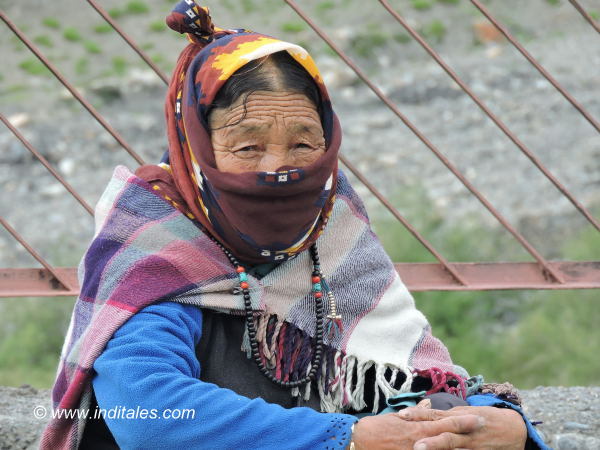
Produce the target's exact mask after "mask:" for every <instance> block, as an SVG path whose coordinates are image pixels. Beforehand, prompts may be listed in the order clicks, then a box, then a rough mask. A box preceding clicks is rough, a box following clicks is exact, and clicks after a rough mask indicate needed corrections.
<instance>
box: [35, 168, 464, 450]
mask: <svg viewBox="0 0 600 450" xmlns="http://www.w3.org/2000/svg"><path fill="white" fill-rule="evenodd" d="M336 198H337V199H336V201H335V205H334V208H333V211H332V215H331V220H330V221H329V224H328V226H327V227H326V228H325V232H324V234H323V235H322V236H321V237H320V238H319V240H318V241H317V245H318V248H319V253H320V256H321V265H322V268H323V271H324V273H326V274H329V278H328V279H329V280H330V281H329V284H330V288H331V289H332V291H333V292H335V295H336V298H337V304H338V311H339V313H340V314H341V315H342V316H343V320H344V327H343V330H344V331H343V332H342V333H341V334H340V335H337V336H332V337H329V336H326V337H325V344H326V350H327V351H326V357H325V358H323V363H322V367H321V369H322V370H321V372H320V373H319V375H318V379H317V380H318V386H319V396H320V399H321V409H322V411H325V412H336V411H337V412H339V411H345V410H348V409H349V408H353V409H356V410H359V409H361V408H363V407H365V402H364V398H363V397H364V378H365V377H364V375H365V372H366V371H367V369H369V368H371V367H373V366H374V367H375V371H376V385H377V387H378V389H376V392H377V395H379V393H380V392H381V393H382V395H384V396H385V397H386V398H387V397H389V396H392V395H396V394H397V393H399V392H404V391H409V390H410V388H411V381H412V380H413V378H414V377H415V376H416V374H417V373H418V374H419V375H421V374H422V373H423V371H430V372H432V373H433V372H434V371H435V372H436V373H438V374H442V375H443V374H444V372H445V371H449V370H451V369H452V363H451V361H450V358H449V355H448V352H447V350H446V348H445V347H444V345H443V344H442V343H441V342H440V341H438V340H437V339H435V338H434V337H432V335H431V334H430V328H429V325H428V323H427V321H426V319H425V317H424V316H423V315H422V314H421V313H420V312H419V311H417V310H416V309H415V307H414V302H413V299H412V297H411V295H410V294H409V292H408V291H407V290H406V288H405V286H404V285H403V283H402V282H401V281H400V278H399V277H398V275H397V273H396V271H395V270H394V266H393V264H392V262H391V261H390V259H389V257H388V256H387V255H386V253H385V251H384V250H383V248H382V247H381V245H380V243H379V241H378V240H377V238H376V237H375V235H374V234H373V233H372V231H371V229H370V226H369V221H368V218H367V215H366V212H365V209H364V207H363V205H362V203H361V201H360V199H359V198H358V197H357V195H356V193H355V192H354V191H353V190H352V188H351V187H350V185H349V184H348V182H347V180H346V179H345V177H344V176H343V175H342V174H340V176H339V178H338V184H337V191H336ZM95 217H96V235H95V237H94V239H93V241H92V243H91V245H90V247H89V249H88V250H87V252H86V254H85V255H84V257H83V259H82V261H81V263H80V266H79V276H80V282H81V294H80V296H79V298H78V300H77V302H76V304H75V308H74V311H73V315H72V318H71V323H70V326H69V329H68V332H67V337H66V340H65V343H64V346H63V350H62V354H61V359H60V363H59V367H58V373H57V378H56V381H55V385H54V388H53V392H52V398H53V405H54V408H55V410H58V409H63V410H67V411H70V412H71V414H69V415H66V414H65V415H63V416H62V417H61V418H54V419H52V420H51V421H50V422H49V424H48V425H47V427H46V429H45V431H44V434H43V436H42V440H41V447H42V448H48V449H49V448H51V449H56V448H71V449H75V448H77V447H78V444H79V442H80V440H81V437H82V434H83V430H84V427H85V423H86V413H87V409H88V408H89V407H90V402H91V394H92V385H91V378H92V375H93V364H94V361H95V360H96V358H97V357H98V356H99V355H100V354H101V353H102V351H103V349H104V348H105V346H106V344H107V343H108V341H109V340H110V338H111V337H112V335H113V334H114V333H115V331H116V330H117V329H119V327H120V326H121V325H123V323H125V322H126V321H127V320H128V319H129V318H130V317H132V316H133V315H134V314H136V313H137V312H138V311H140V310H141V309H142V308H144V307H146V306H148V305H150V304H152V303H155V302H159V301H175V302H184V303H187V304H194V305H198V306H199V307H202V308H212V309H216V310H220V311H225V312H229V313H231V314H238V313H242V312H243V301H242V298H241V295H233V294H232V293H231V292H232V289H233V288H235V287H237V286H238V276H237V273H236V271H235V269H234V267H233V266H231V264H230V262H229V260H228V259H227V257H226V256H225V255H224V254H223V253H222V251H221V250H220V249H219V248H218V247H217V246H216V244H215V243H214V242H213V241H212V240H211V239H210V238H209V237H208V236H206V235H205V234H203V233H202V231H201V230H200V228H199V227H198V226H196V225H195V224H194V222H192V221H191V220H190V219H189V218H187V217H186V216H185V215H184V214H182V213H181V212H180V211H178V210H177V209H176V208H174V207H173V206H172V205H171V204H169V203H168V202H166V201H165V200H164V199H162V198H161V197H159V196H158V195H156V193H155V191H154V190H153V189H152V188H151V186H150V185H149V184H148V183H146V182H145V181H144V180H142V179H140V178H138V177H137V176H135V175H133V174H132V173H131V172H129V170H128V169H126V168H125V167H122V166H120V167H117V169H116V170H115V172H114V174H113V178H112V180H111V181H110V183H109V185H108V187H107V189H106V191H105V192H104V194H103V195H102V197H101V198H100V200H99V203H98V205H97V207H96V216H95ZM307 253H308V252H303V253H301V254H300V255H299V256H298V257H297V258H295V259H293V260H290V261H286V262H285V263H282V265H280V266H279V267H277V268H276V269H275V270H273V271H272V272H271V273H269V274H268V275H267V276H265V277H264V278H262V279H260V280H258V279H256V278H253V277H251V276H249V277H248V278H249V284H250V292H251V296H252V305H253V309H255V311H256V314H257V316H258V317H257V319H258V323H259V325H258V329H259V333H258V340H259V343H260V346H261V349H262V350H261V354H262V355H263V357H264V358H266V359H270V360H271V361H274V363H275V366H276V369H275V370H276V371H277V372H278V376H281V377H287V378H288V379H294V378H295V377H298V376H301V375H303V374H304V373H306V372H304V368H302V367H306V365H305V366H302V363H300V362H299V361H300V360H301V359H306V358H301V357H300V356H298V354H299V353H302V351H303V349H308V350H307V351H308V352H309V353H308V355H307V357H308V363H307V365H310V352H311V351H312V346H311V345H303V344H302V342H304V343H306V342H310V337H311V336H313V335H314V328H315V314H314V306H313V301H312V296H311V280H310V274H311V261H310V256H309V255H308V254H307ZM261 330H262V331H261ZM302 336H304V338H305V339H304V341H303V339H302ZM307 340H308V341H307ZM286 342H287V343H286ZM290 342H291V343H292V344H291V345H293V346H294V347H293V348H292V349H291V350H292V353H293V354H294V355H296V357H295V360H296V362H298V364H296V366H294V364H290V362H289V361H287V362H286V361H284V359H285V358H284V355H283V354H282V352H281V351H278V349H280V348H282V347H284V346H286V345H289V343H290ZM246 345H247V344H246ZM244 346H245V345H244V344H243V345H242V347H244ZM298 365H300V366H301V368H300V370H298V367H297V366H298ZM388 369H389V370H388ZM398 377H404V380H405V381H404V382H403V384H402V386H401V388H400V389H394V381H395V380H396V378H398ZM398 379H400V378H398ZM459 381H461V380H459ZM459 384H460V385H461V386H462V384H463V383H462V382H460V383H459ZM447 388H448V385H446V390H448V389H447ZM455 392H456V390H455ZM294 394H296V395H299V394H300V393H299V392H298V391H297V390H296V392H294ZM306 394H308V392H305V395H306ZM463 395H464V392H463ZM375 404H377V399H376V402H375Z"/></svg>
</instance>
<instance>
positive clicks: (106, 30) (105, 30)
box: [94, 22, 113, 34]
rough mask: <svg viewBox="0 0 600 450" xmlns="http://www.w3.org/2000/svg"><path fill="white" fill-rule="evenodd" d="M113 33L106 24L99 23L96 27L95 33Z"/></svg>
mask: <svg viewBox="0 0 600 450" xmlns="http://www.w3.org/2000/svg"><path fill="white" fill-rule="evenodd" d="M111 31H113V28H112V27H111V26H110V24H108V23H106V22H103V23H99V24H98V25H96V26H94V32H95V33H98V34H106V33H110V32H111Z"/></svg>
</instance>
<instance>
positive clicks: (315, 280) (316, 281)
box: [312, 277, 321, 283]
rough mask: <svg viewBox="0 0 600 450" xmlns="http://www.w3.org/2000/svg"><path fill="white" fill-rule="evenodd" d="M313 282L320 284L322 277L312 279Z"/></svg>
mask: <svg viewBox="0 0 600 450" xmlns="http://www.w3.org/2000/svg"><path fill="white" fill-rule="evenodd" d="M312 282H313V283H320V282H321V277H312Z"/></svg>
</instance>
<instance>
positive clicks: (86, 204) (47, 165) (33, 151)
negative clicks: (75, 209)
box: [0, 113, 94, 216]
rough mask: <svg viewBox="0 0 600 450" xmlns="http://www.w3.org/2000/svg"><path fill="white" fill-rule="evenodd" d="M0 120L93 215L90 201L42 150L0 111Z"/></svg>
mask: <svg viewBox="0 0 600 450" xmlns="http://www.w3.org/2000/svg"><path fill="white" fill-rule="evenodd" d="M0 120H1V121H2V122H4V125H6V126H7V127H8V129H9V130H10V131H12V133H13V134H14V135H15V136H16V137H17V139H19V140H20V141H21V143H22V144H23V145H24V146H25V148H27V150H29V151H30V152H31V153H32V154H33V156H35V157H36V158H37V159H38V160H39V161H40V162H41V163H42V164H43V165H44V167H45V168H46V169H48V172H50V173H51V174H52V175H53V176H54V178H56V179H57V180H58V182H59V183H60V184H62V185H63V186H64V187H65V189H66V190H67V191H69V193H70V194H71V195H72V196H73V197H75V200H77V201H78V202H79V203H80V204H81V206H83V207H84V208H85V210H86V211H87V212H88V213H90V215H91V216H93V215H94V210H93V209H92V207H91V206H90V205H88V203H87V202H86V201H85V200H84V199H83V198H82V197H81V196H80V195H79V194H78V193H77V191H75V189H73V187H72V186H71V185H70V184H69V183H68V182H67V181H66V180H65V179H64V178H63V177H62V176H61V175H60V174H59V173H58V172H57V171H56V170H55V169H54V167H52V165H51V164H50V163H49V162H48V160H47V159H46V158H44V156H43V155H42V154H41V153H40V152H38V151H37V150H36V149H35V148H34V147H33V146H32V145H31V144H30V143H29V141H27V139H25V137H24V136H23V135H22V134H21V133H20V132H19V130H17V129H16V128H15V127H14V126H13V124H12V123H10V121H9V120H8V119H7V118H6V117H4V115H3V114H2V113H0Z"/></svg>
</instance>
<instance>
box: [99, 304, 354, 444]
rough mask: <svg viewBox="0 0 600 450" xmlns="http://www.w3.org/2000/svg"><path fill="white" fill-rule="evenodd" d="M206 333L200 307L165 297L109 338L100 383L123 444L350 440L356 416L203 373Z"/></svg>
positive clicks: (111, 421) (107, 418)
mask: <svg viewBox="0 0 600 450" xmlns="http://www.w3.org/2000/svg"><path fill="white" fill-rule="evenodd" d="M201 333H202V312H201V310H200V309H199V308H197V307H195V306H190V305H182V304H179V303H174V302H163V303H158V304H153V305H151V306H148V307H146V308H144V309H143V310H141V311H140V312H138V313H137V314H135V315H134V316H133V317H132V318H131V319H129V320H128V321H127V322H126V323H125V324H123V326H121V328H119V330H117V332H116V333H115V334H114V335H113V337H112V338H111V340H110V341H109V342H108V345H107V346H106V348H105V350H104V351H103V353H102V354H101V355H100V356H99V357H98V359H97V360H96V362H95V363H94V369H95V371H96V374H95V375H94V377H93V379H92V384H93V388H94V392H95V395H96V400H97V402H98V406H99V407H100V408H101V409H103V410H105V411H106V412H105V413H104V418H105V421H106V424H107V426H108V428H109V429H110V431H111V432H112V434H113V436H114V438H115V440H116V441H117V444H118V445H119V446H120V447H121V448H124V449H131V448H136V449H145V448H148V449H149V448H153V449H156V448H189V449H203V448H209V449H230V448H260V449H275V448H278V449H279V448H297V449H326V448H327V449H329V448H331V449H333V448H336V449H344V448H346V446H347V445H348V444H349V441H350V428H351V426H352V424H353V423H354V422H356V421H357V420H358V419H357V418H356V417H354V416H351V415H347V414H325V413H320V412H317V411H314V410H313V409H310V408H306V407H297V408H290V409H286V408H283V407H281V406H279V405H276V404H271V403H267V402H265V401H264V400H263V399H261V398H256V399H249V398H247V397H243V396H240V395H238V394H236V393H235V392H233V391H231V390H229V389H224V388H221V387H219V386H217V385H215V384H212V383H206V382H203V381H201V380H199V379H198V378H199V376H200V365H199V363H198V360H197V359H196V356H195V350H194V349H195V346H196V344H197V343H198V342H199V340H200V336H201ZM144 410H146V411H147V413H143V412H142V413H140V411H144ZM111 411H113V414H112V415H111V413H110V412H111ZM135 411H137V412H135ZM177 416H181V417H180V418H175V417H177ZM111 417H112V418H111ZM131 417H137V418H131ZM143 417H145V418H143Z"/></svg>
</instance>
